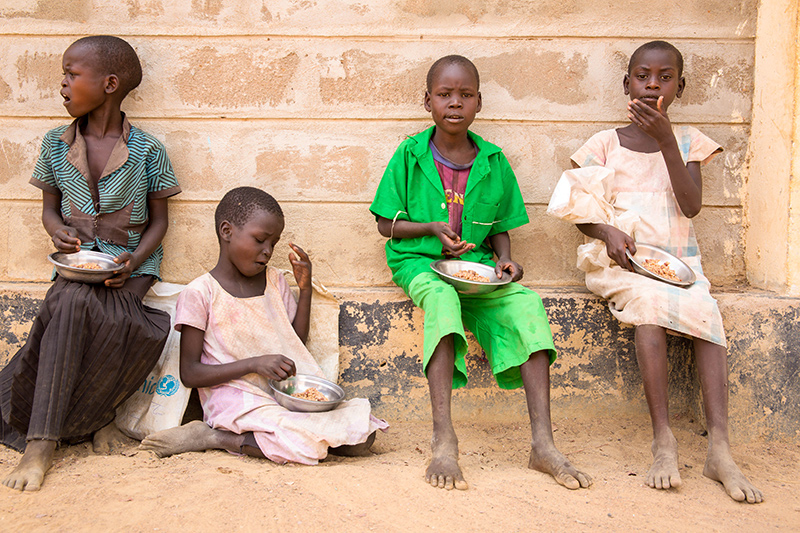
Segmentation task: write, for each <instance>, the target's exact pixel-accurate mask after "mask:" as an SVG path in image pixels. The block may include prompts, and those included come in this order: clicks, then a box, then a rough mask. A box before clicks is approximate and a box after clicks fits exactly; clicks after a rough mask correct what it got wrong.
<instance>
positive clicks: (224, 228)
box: [219, 220, 232, 242]
mask: <svg viewBox="0 0 800 533" xmlns="http://www.w3.org/2000/svg"><path fill="white" fill-rule="evenodd" d="M231 229H232V226H231V223H230V222H228V221H227V220H223V221H222V222H220V224H219V238H220V240H223V241H225V242H230V240H231Z"/></svg>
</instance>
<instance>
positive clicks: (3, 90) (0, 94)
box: [0, 78, 11, 102]
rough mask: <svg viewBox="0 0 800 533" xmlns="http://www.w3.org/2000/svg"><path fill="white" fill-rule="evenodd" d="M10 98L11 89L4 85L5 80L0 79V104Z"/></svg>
mask: <svg viewBox="0 0 800 533" xmlns="http://www.w3.org/2000/svg"><path fill="white" fill-rule="evenodd" d="M10 97H11V87H9V85H8V84H7V83H6V80H4V79H3V78H0V102H3V101H5V100H8V99H9V98H10Z"/></svg>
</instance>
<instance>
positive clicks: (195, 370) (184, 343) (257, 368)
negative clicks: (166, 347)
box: [181, 324, 295, 388]
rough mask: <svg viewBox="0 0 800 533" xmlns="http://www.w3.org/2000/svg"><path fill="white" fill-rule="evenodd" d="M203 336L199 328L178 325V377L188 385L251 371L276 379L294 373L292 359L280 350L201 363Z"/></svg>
mask: <svg viewBox="0 0 800 533" xmlns="http://www.w3.org/2000/svg"><path fill="white" fill-rule="evenodd" d="M204 336H205V332H204V331H203V330H200V329H197V328H194V327H192V326H189V325H186V324H183V325H181V381H182V382H183V384H184V385H185V386H187V387H189V388H197V387H213V386H215V385H220V384H222V383H227V382H228V381H232V380H234V379H238V378H240V377H242V376H244V375H246V374H252V373H255V374H258V375H260V376H263V377H265V378H267V379H276V380H282V379H286V378H288V377H289V376H293V375H294V374H295V366H294V361H292V360H291V359H289V358H288V357H284V356H283V355H280V354H268V355H262V356H259V357H251V358H249V359H242V360H239V361H234V362H232V363H225V364H222V365H207V364H205V363H201V362H200V355H201V354H202V353H203V337H204Z"/></svg>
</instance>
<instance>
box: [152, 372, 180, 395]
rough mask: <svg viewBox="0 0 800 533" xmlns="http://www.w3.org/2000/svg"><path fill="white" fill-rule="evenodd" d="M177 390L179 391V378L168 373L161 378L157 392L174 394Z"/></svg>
mask: <svg viewBox="0 0 800 533" xmlns="http://www.w3.org/2000/svg"><path fill="white" fill-rule="evenodd" d="M176 392H178V380H177V379H176V378H175V376H171V375H169V374H167V375H166V376H164V377H163V378H161V380H159V382H158V388H156V394H158V395H160V396H172V395H173V394H175V393H176Z"/></svg>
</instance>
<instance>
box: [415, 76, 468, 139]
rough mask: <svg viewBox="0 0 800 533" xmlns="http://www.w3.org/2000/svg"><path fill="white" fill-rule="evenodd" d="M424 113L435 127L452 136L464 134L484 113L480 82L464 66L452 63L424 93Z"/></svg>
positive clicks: (436, 77)
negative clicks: (479, 90) (431, 118)
mask: <svg viewBox="0 0 800 533" xmlns="http://www.w3.org/2000/svg"><path fill="white" fill-rule="evenodd" d="M425 110H426V111H428V112H430V114H431V116H432V117H433V122H434V123H435V124H436V127H437V128H438V129H440V130H442V131H443V132H446V133H448V134H450V135H458V134H463V133H465V132H466V131H467V130H468V129H469V127H470V125H471V124H472V122H473V121H474V120H475V114H476V113H477V112H478V111H480V110H481V93H480V92H478V80H476V79H475V75H474V74H473V73H472V72H471V71H470V70H469V69H468V68H466V67H464V66H463V65H459V64H458V63H451V64H449V65H445V66H444V67H442V68H440V69H439V71H438V72H437V73H436V75H435V76H434V79H433V83H431V90H430V92H426V93H425Z"/></svg>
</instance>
